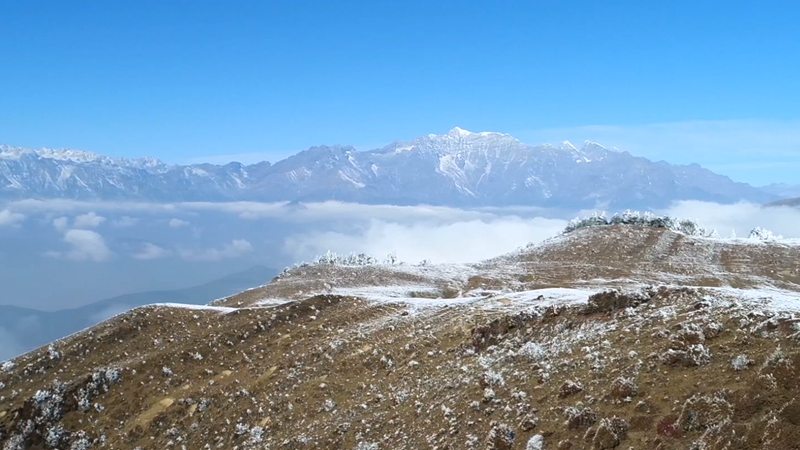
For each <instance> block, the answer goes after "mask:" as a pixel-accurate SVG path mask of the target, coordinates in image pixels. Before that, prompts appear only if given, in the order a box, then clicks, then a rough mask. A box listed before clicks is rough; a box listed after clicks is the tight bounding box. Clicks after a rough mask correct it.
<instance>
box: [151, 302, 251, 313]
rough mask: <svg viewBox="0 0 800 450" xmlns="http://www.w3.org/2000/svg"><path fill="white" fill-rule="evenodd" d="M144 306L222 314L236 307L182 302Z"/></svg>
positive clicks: (232, 310)
mask: <svg viewBox="0 0 800 450" xmlns="http://www.w3.org/2000/svg"><path fill="white" fill-rule="evenodd" d="M146 306H160V307H164V308H174V309H191V310H195V311H215V312H218V313H222V314H228V313H232V312H234V311H236V310H237V308H228V307H225V306H210V305H188V304H184V303H153V304H152V305H146Z"/></svg>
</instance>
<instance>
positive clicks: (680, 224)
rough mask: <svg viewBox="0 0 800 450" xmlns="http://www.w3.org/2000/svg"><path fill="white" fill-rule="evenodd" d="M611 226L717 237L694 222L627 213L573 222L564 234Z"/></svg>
mask: <svg viewBox="0 0 800 450" xmlns="http://www.w3.org/2000/svg"><path fill="white" fill-rule="evenodd" d="M609 225H640V226H647V227H653V228H666V229H669V230H672V231H676V232H678V233H682V234H686V235H689V236H701V237H716V236H717V232H716V230H707V229H705V228H703V227H701V226H700V225H699V224H698V223H697V222H695V221H693V220H686V219H677V218H674V217H669V216H658V215H656V214H653V213H651V212H647V211H645V212H639V211H630V210H628V211H625V212H623V213H621V214H614V215H613V216H611V217H610V218H608V217H606V215H605V213H600V214H597V213H594V214H592V215H590V216H586V217H583V218H576V219H573V220H571V221H570V222H569V223H568V224H567V226H566V228H564V231H563V234H568V233H571V232H573V231H576V230H580V229H581V228H589V227H599V226H609Z"/></svg>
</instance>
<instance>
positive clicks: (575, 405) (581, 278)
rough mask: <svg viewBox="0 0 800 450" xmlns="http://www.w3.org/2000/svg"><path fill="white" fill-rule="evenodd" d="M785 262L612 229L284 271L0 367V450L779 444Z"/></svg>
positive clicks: (796, 356)
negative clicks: (513, 246)
mask: <svg viewBox="0 0 800 450" xmlns="http://www.w3.org/2000/svg"><path fill="white" fill-rule="evenodd" d="M798 252H800V247H797V246H793V245H785V244H781V243H775V242H764V241H759V242H739V241H733V242H724V241H722V240H716V239H707V238H703V237H698V236H689V235H685V234H680V233H677V232H674V231H672V230H669V229H667V228H654V227H646V226H632V225H613V226H603V227H586V228H581V229H578V230H575V231H574V232H571V233H568V234H566V235H563V236H560V237H558V238H555V239H552V240H550V241H548V242H546V243H544V244H542V245H539V246H534V247H529V248H525V249H521V250H520V251H518V252H514V253H512V254H508V255H503V256H500V257H498V258H495V259H492V260H488V261H484V262H480V263H476V264H471V265H420V266H412V265H405V264H390V263H370V264H365V265H360V266H358V265H352V264H347V265H344V264H339V263H336V261H335V259H334V262H333V263H331V262H330V261H327V260H326V261H327V262H326V261H323V262H321V263H317V264H308V265H302V266H298V267H294V268H291V269H289V270H287V271H286V272H285V273H284V274H282V275H280V276H279V277H277V278H276V279H275V280H273V281H272V282H271V283H269V284H267V285H265V286H263V287H260V288H256V289H252V290H249V291H245V292H243V293H241V294H238V295H236V296H232V297H229V298H227V299H223V300H221V301H219V302H215V304H214V305H211V306H209V307H201V308H191V307H186V306H185V305H184V306H181V307H176V306H175V305H153V306H148V307H143V308H139V309H136V310H133V311H130V312H128V313H125V314H123V315H120V316H118V317H115V318H113V319H111V320H109V321H107V322H105V323H103V324H100V325H98V326H96V327H94V328H92V329H89V330H86V331H85V332H82V333H78V334H76V335H73V336H71V337H69V338H67V339H64V340H62V341H59V342H55V343H53V344H52V345H51V346H50V347H48V348H42V349H39V350H37V351H35V352H32V353H29V354H27V355H24V356H22V357H20V358H17V359H15V360H13V361H10V362H7V363H5V364H4V365H3V366H2V370H0V442H4V443H5V444H4V445H5V447H4V450H5V449H6V448H8V449H16V448H37V447H38V448H94V447H102V446H104V445H105V446H107V447H108V448H115V449H116V448H120V449H128V448H130V449H135V448H142V449H144V448H171V447H175V448H182V446H185V447H186V448H217V447H220V448H240V449H251V448H252V449H263V448H267V449H270V448H275V449H278V448H351V449H417V448H433V447H438V448H476V449H516V448H528V449H530V448H598V449H609V448H628V447H634V448H661V449H684V448H707V449H723V448H727V449H738V448H741V449H745V448H765V449H776V450H777V449H786V448H791V445H794V443H796V440H795V439H794V438H793V436H798V435H800V434H798V433H800V427H799V426H798V424H797V423H796V420H795V419H796V416H797V411H800V405H798V404H797V403H796V402H797V401H796V399H795V397H796V396H795V395H794V394H793V390H795V389H797V388H798V387H799V386H798V379H800V378H798V376H797V375H798V370H800V349H799V348H798V341H797V339H798V337H799V336H800V334H799V333H798V329H797V327H796V326H795V324H796V323H797V322H798V321H800V317H798V312H799V311H800V289H799V288H798V281H800V278H798V276H800V275H799V274H798V265H797V264H798V263H797V261H800V258H798V256H800V253H798ZM287 423H292V424H296V425H297V426H293V427H287V426H286V424H287ZM537 446H539V447H537Z"/></svg>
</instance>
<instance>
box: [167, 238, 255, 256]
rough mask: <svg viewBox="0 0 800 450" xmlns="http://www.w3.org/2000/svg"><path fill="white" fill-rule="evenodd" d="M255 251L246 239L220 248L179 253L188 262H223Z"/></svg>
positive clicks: (235, 240) (186, 250)
mask: <svg viewBox="0 0 800 450" xmlns="http://www.w3.org/2000/svg"><path fill="white" fill-rule="evenodd" d="M251 251H253V246H252V245H251V244H250V242H249V241H247V240H245V239H234V240H233V241H231V242H230V243H227V244H224V245H223V246H221V247H219V248H206V249H199V250H197V249H182V250H179V251H178V254H179V255H180V257H181V258H183V259H184V260H187V261H221V260H223V259H233V258H238V257H240V256H243V255H245V254H247V253H250V252H251Z"/></svg>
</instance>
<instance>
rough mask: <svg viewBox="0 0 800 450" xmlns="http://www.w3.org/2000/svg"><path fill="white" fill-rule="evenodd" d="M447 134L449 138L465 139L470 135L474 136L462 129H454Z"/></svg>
mask: <svg viewBox="0 0 800 450" xmlns="http://www.w3.org/2000/svg"><path fill="white" fill-rule="evenodd" d="M447 134H449V135H450V136H458V137H467V136H470V135H472V134H475V133H473V132H471V131H467V130H465V129H463V128H460V127H454V128H453V129H452V130H450V131H449V132H448V133H447Z"/></svg>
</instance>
